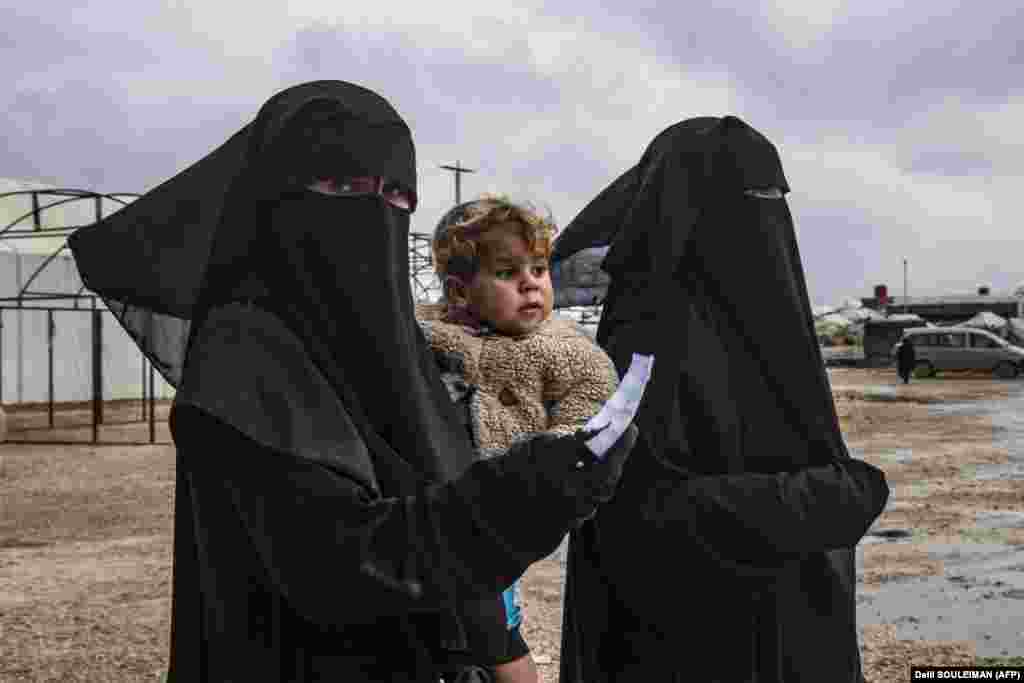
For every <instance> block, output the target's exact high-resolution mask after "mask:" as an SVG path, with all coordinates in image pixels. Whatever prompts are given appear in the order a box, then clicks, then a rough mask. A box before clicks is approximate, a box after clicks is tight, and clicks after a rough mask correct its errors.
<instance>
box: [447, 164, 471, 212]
mask: <svg viewBox="0 0 1024 683" xmlns="http://www.w3.org/2000/svg"><path fill="white" fill-rule="evenodd" d="M441 168H443V169H445V170H446V171H451V172H452V173H454V174H455V203H456V204H461V203H462V174H463V173H476V170H475V169H472V168H463V167H462V165H461V162H459V161H456V162H455V165H454V166H441Z"/></svg>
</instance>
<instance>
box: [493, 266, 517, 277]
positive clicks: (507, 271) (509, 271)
mask: <svg viewBox="0 0 1024 683" xmlns="http://www.w3.org/2000/svg"><path fill="white" fill-rule="evenodd" d="M515 272H516V271H514V270H512V269H511V268H503V269H501V270H499V271H498V272H496V273H495V275H497V276H498V277H500V278H501V279H503V280H504V279H506V278H510V277H512V276H513V275H515Z"/></svg>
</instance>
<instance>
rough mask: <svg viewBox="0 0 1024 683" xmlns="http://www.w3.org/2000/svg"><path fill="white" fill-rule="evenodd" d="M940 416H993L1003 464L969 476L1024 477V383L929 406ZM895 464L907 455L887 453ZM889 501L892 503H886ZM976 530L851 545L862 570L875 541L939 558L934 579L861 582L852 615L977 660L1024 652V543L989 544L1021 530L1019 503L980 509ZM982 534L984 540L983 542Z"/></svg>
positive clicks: (1023, 514)
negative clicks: (963, 647) (953, 538)
mask: <svg viewBox="0 0 1024 683" xmlns="http://www.w3.org/2000/svg"><path fill="white" fill-rule="evenodd" d="M929 410H934V411H936V412H938V413H940V414H947V415H950V414H973V415H987V416H989V417H991V419H992V421H993V425H994V426H995V428H996V433H995V443H996V445H997V446H1000V447H1003V448H1005V449H1006V451H1007V454H1008V456H1009V461H1008V462H1006V463H1000V464H989V465H978V466H977V467H976V468H974V472H973V476H972V478H973V479H975V480H977V481H984V480H993V479H1024V386H1020V387H1014V389H1013V391H1012V392H1011V395H1010V396H1008V397H1006V398H1001V399H996V400H982V401H971V402H963V403H947V404H934V405H930V406H929ZM892 457H893V459H894V460H896V461H900V459H901V458H909V457H910V453H909V450H908V451H907V452H906V453H893V454H892ZM890 502H891V501H890ZM975 528H976V530H977V531H978V536H979V537H980V540H981V542H976V543H972V542H958V543H943V542H929V541H928V540H927V539H923V540H922V539H919V538H915V537H913V536H910V534H909V532H912V531H913V530H904V531H906V532H908V533H894V531H900V530H889V533H880V534H877V535H869V536H867V537H865V538H864V540H863V541H862V542H861V544H860V546H859V547H858V549H857V564H858V570H859V571H860V570H861V569H862V567H863V555H864V547H865V546H867V545H870V544H874V543H886V544H889V545H895V544H898V545H903V546H907V547H910V546H911V545H912V546H913V547H915V548H917V549H919V550H922V551H924V552H925V553H927V555H928V556H929V557H930V558H931V559H934V560H937V561H939V562H941V566H942V570H941V572H940V573H939V575H937V576H923V577H922V576H918V577H901V578H894V579H892V580H889V581H885V582H883V583H882V584H881V585H879V586H877V587H872V588H867V587H864V586H861V587H860V589H859V591H858V596H857V619H858V623H859V624H860V625H861V626H864V625H868V624H891V625H893V626H895V627H896V635H897V638H899V639H905V640H936V641H958V640H959V641H972V642H973V643H975V647H976V655H977V656H980V657H999V656H1014V655H1020V654H1024V546H1012V545H1007V544H1005V543H999V542H988V539H987V538H986V537H993V536H996V535H997V534H998V532H999V531H1000V530H1004V529H1013V528H1024V500H1022V501H1021V505H1020V506H1019V507H1018V508H1017V509H1015V510H1006V509H1003V510H991V511H985V510H979V511H977V513H976V517H975ZM982 539H983V540H982Z"/></svg>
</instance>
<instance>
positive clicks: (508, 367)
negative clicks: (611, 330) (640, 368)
mask: <svg viewBox="0 0 1024 683" xmlns="http://www.w3.org/2000/svg"><path fill="white" fill-rule="evenodd" d="M443 313H444V306H443V304H418V305H417V306H416V317H417V319H418V320H419V323H420V326H421V327H422V329H423V332H424V334H425V335H426V338H427V341H428V342H429V343H430V346H431V348H432V349H433V351H434V356H435V358H436V359H437V361H438V365H439V367H440V369H441V374H442V378H443V379H444V380H445V384H446V385H447V386H448V389H449V392H450V393H451V395H452V399H453V400H456V401H458V400H460V399H465V398H467V397H468V400H469V413H470V423H471V425H470V426H471V430H472V432H473V438H474V442H475V443H474V445H475V446H476V448H477V451H478V453H479V454H480V455H481V456H482V457H490V456H492V455H496V454H497V453H500V452H502V451H504V450H506V449H508V447H509V446H511V445H512V444H513V443H514V442H515V441H517V440H519V439H522V438H525V437H528V436H530V435H531V434H535V433H537V432H550V433H556V434H571V433H573V432H575V431H576V430H577V429H579V428H581V427H582V426H583V425H584V424H585V423H586V421H587V420H589V419H590V418H591V417H592V416H593V415H595V414H596V413H597V411H598V410H600V408H601V406H602V405H603V404H604V402H605V401H607V400H608V399H609V398H610V397H611V395H612V394H613V393H614V392H615V389H616V387H618V383H619V377H618V374H617V373H616V371H615V366H614V365H613V364H612V361H611V359H610V358H609V357H608V355H607V354H605V352H604V351H603V350H602V349H601V348H600V347H599V346H598V345H597V344H596V343H594V342H593V341H592V340H591V338H590V337H589V336H588V335H587V333H586V332H585V331H584V330H583V328H582V327H581V326H580V325H578V324H577V323H575V322H573V321H571V320H567V319H565V318H562V317H559V316H558V315H555V314H553V315H552V316H551V317H549V318H548V319H547V320H545V321H544V322H543V323H542V324H541V325H540V326H539V327H538V328H537V329H536V330H535V331H533V332H531V333H530V334H527V335H524V336H521V337H510V336H505V335H500V334H494V333H483V334H480V333H478V332H475V331H473V330H470V329H469V328H466V327H463V326H461V325H457V324H453V323H448V322H445V321H444V320H443V319H442V316H443Z"/></svg>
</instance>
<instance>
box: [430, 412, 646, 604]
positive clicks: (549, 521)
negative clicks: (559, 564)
mask: <svg viewBox="0 0 1024 683" xmlns="http://www.w3.org/2000/svg"><path fill="white" fill-rule="evenodd" d="M638 433H639V432H638V430H637V428H636V427H635V426H633V425H629V427H628V428H627V429H626V431H625V432H623V435H622V436H621V437H620V438H619V440H618V441H617V442H616V443H615V444H614V445H613V446H612V447H611V448H610V449H609V450H608V451H607V452H606V453H605V457H604V458H603V459H600V460H599V459H598V458H597V457H596V456H595V455H594V454H593V453H592V452H591V451H590V449H588V448H587V446H586V443H585V442H586V440H587V439H589V438H590V437H591V436H592V434H590V435H588V434H579V433H577V434H573V435H567V436H556V435H552V434H544V433H541V434H536V435H533V436H531V437H530V438H528V439H524V440H522V441H519V442H517V443H515V444H513V445H512V446H511V448H509V449H508V451H506V452H505V453H503V454H501V455H497V456H494V457H493V458H488V459H486V460H479V461H477V462H475V463H473V464H472V465H471V466H470V467H469V469H467V470H466V472H465V473H464V474H463V475H462V476H461V477H459V478H458V479H457V480H455V481H452V482H449V483H448V484H446V485H445V489H446V490H447V491H448V492H449V495H451V496H453V497H454V498H456V499H458V500H460V501H462V505H463V506H465V508H464V509H465V510H466V511H467V513H468V514H470V515H471V516H472V518H473V519H474V520H475V521H474V523H475V525H476V526H477V528H478V529H479V532H480V533H482V535H483V536H482V538H481V540H480V541H479V543H480V544H483V543H484V540H483V539H487V538H489V539H490V540H491V541H492V542H494V543H495V544H496V547H495V550H496V551H497V552H500V553H502V554H504V555H505V557H508V558H511V563H510V564H508V565H507V566H508V567H511V568H512V569H511V570H510V571H507V573H506V574H501V575H499V576H498V578H499V579H501V581H499V582H498V585H501V586H502V587H505V586H508V585H509V584H510V583H511V582H512V581H514V580H515V579H516V578H518V577H519V576H520V575H521V574H522V573H523V571H525V570H526V568H527V567H529V566H530V565H531V564H533V563H534V562H536V561H537V560H540V559H542V558H544V557H547V556H548V555H550V554H551V553H553V552H554V551H555V549H556V548H558V546H559V544H560V543H561V541H562V539H563V538H564V537H565V534H566V533H568V532H569V531H570V530H571V529H573V528H575V527H577V526H579V525H580V524H581V523H582V522H583V520H585V519H587V518H588V517H590V516H592V515H593V514H594V513H595V512H596V511H597V507H598V506H599V505H600V504H601V503H604V502H607V501H608V500H610V499H611V497H612V495H613V494H614V493H615V488H616V486H617V485H618V483H619V479H620V478H621V477H622V470H623V466H624V464H625V462H626V458H628V457H629V453H630V451H632V449H633V446H634V445H635V444H636V440H637V435H638ZM482 554H483V555H486V554H487V553H482ZM517 563H518V564H517ZM503 571H504V570H503Z"/></svg>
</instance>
